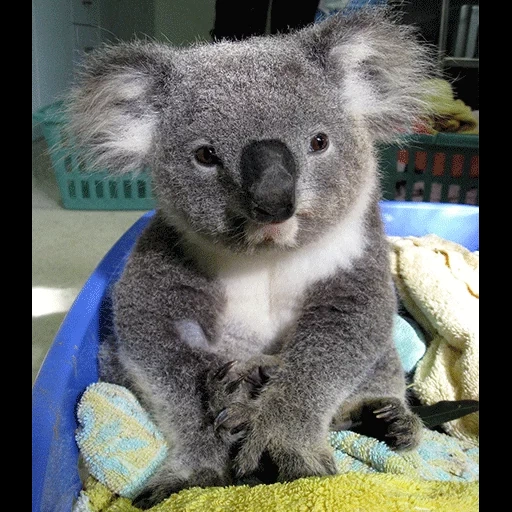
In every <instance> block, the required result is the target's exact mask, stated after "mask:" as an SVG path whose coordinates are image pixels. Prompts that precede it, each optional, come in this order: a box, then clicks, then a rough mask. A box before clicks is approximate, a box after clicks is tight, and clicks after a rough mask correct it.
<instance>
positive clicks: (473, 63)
mask: <svg viewBox="0 0 512 512" xmlns="http://www.w3.org/2000/svg"><path fill="white" fill-rule="evenodd" d="M443 64H444V65H445V66H453V67H461V68H477V67H478V66H479V59H474V58H473V59H471V58H468V57H444V59H443Z"/></svg>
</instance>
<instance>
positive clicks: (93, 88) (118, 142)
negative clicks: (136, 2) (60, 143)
mask: <svg viewBox="0 0 512 512" xmlns="http://www.w3.org/2000/svg"><path fill="white" fill-rule="evenodd" d="M168 52H171V50H170V49H166V48H164V47H163V46H159V45H155V44H148V43H140V42H134V43H122V44H118V45H115V46H105V47H103V48H101V49H99V50H96V52H95V53H93V54H91V55H89V57H88V59H86V62H85V64H84V66H83V69H81V70H80V72H79V74H78V75H77V80H76V84H75V85H74V87H73V88H72V91H71V94H70V95H69V98H68V101H67V102H66V115H67V117H68V119H69V126H68V128H69V132H70V135H71V136H72V137H73V138H74V140H75V141H76V145H77V148H78V150H79V153H80V155H81V157H82V158H85V159H86V160H87V161H88V162H89V164H90V165H91V167H92V168H98V169H100V168H106V169H108V170H110V171H112V172H127V171H137V170H140V169H142V168H143V167H144V166H145V165H146V164H147V156H148V153H149V151H150V148H151V146H152V141H153V137H154V130H155V125H156V121H157V115H158V114H157V112H158V108H157V105H156V103H155V97H156V95H155V94H154V91H155V87H156V82H157V79H158V76H162V74H163V73H165V72H166V71H165V70H162V67H163V66H164V65H168V64H167V63H168V62H170V55H167V53H168Z"/></svg>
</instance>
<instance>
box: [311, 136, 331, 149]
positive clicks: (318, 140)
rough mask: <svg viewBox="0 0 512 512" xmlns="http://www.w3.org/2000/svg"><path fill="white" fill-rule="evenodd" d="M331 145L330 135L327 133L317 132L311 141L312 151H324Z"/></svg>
mask: <svg viewBox="0 0 512 512" xmlns="http://www.w3.org/2000/svg"><path fill="white" fill-rule="evenodd" d="M328 145H329V137H327V135H325V133H317V134H316V135H315V136H314V137H313V138H312V139H311V142H310V143H309V150H310V151H312V152H315V151H322V150H324V149H325V148H327V146H328Z"/></svg>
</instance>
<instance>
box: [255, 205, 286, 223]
mask: <svg viewBox="0 0 512 512" xmlns="http://www.w3.org/2000/svg"><path fill="white" fill-rule="evenodd" d="M294 213H295V205H294V204H292V203H290V204H288V205H286V206H284V207H281V208H276V209H270V208H262V207H261V206H259V205H256V204H254V206H253V207H252V210H251V214H252V218H253V219H254V220H256V221H258V222H284V221H285V220H288V219H289V218H290V217H292V216H293V214H294Z"/></svg>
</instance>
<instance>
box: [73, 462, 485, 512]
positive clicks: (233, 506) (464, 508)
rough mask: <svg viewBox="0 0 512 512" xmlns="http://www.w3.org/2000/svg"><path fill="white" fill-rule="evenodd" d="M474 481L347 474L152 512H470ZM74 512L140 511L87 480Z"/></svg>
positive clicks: (182, 499)
mask: <svg viewBox="0 0 512 512" xmlns="http://www.w3.org/2000/svg"><path fill="white" fill-rule="evenodd" d="M478 490H479V487H478V482H452V481H450V482H441V481H426V480H425V481H422V480H415V479H411V478H408V477H405V476H402V475H392V474H389V473H372V474H365V473H356V472H353V473H346V474H343V475H337V476H332V477H322V478H318V477H311V478H301V479H299V480H295V481H293V482H289V483H283V484H272V485H257V486H255V487H248V486H246V485H244V486H239V487H235V486H233V487H210V488H208V489H201V488H199V487H194V488H192V489H187V490H184V491H181V492H180V493H178V494H174V495H173V496H171V497H170V498H168V499H166V500H165V501H163V502H162V503H159V504H158V505H155V506H154V507H152V508H150V509H149V510H150V511H151V512H205V511H208V512H240V511H243V512H356V511H359V512H415V511H417V512H420V511H421V512H428V511H430V512H473V511H475V512H476V511H478V509H479V507H478V502H479V499H478ZM77 505H78V506H79V507H80V508H79V509H78V507H77V508H75V512H76V511H77V510H80V511H81V512H139V510H140V509H138V508H136V507H134V506H133V505H132V504H131V502H130V500H129V499H127V498H119V497H118V496H116V495H114V494H112V493H111V492H110V491H109V490H108V489H107V488H106V487H105V486H103V485H102V484H100V483H99V482H97V481H95V480H94V479H92V478H91V479H89V480H88V481H87V483H86V490H85V491H82V494H81V495H80V498H79V503H78V504H77Z"/></svg>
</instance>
